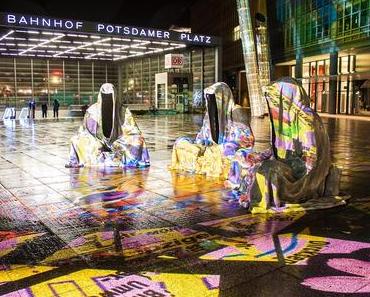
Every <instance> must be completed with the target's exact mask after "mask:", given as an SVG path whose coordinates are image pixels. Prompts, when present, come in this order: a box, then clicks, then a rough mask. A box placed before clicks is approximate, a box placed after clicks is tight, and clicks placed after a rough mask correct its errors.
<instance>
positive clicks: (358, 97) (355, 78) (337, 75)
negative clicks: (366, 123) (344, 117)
mask: <svg viewBox="0 0 370 297" xmlns="http://www.w3.org/2000/svg"><path fill="white" fill-rule="evenodd" d="M271 12H274V13H271V14H270V15H269V27H270V36H271V48H272V55H273V63H274V65H275V71H276V73H279V74H286V75H291V76H293V77H296V78H297V79H298V80H300V81H301V82H302V85H303V87H304V88H305V89H306V91H307V93H308V94H309V96H310V98H311V106H312V107H313V108H314V109H315V110H317V111H319V112H329V113H332V114H335V113H339V114H358V113H361V112H362V111H364V109H366V108H367V106H369V107H370V104H369V98H368V90H367V87H366V86H367V85H368V84H367V83H366V81H367V80H368V79H370V23H369V22H370V1H369V0H296V1H286V0H277V1H271Z"/></svg>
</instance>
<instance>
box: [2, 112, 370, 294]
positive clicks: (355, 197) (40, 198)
mask: <svg viewBox="0 0 370 297" xmlns="http://www.w3.org/2000/svg"><path fill="white" fill-rule="evenodd" d="M201 120H202V118H201V117H200V116H188V115H184V116H182V115H181V116H180V115H178V116H167V117H166V116H161V117H150V116H147V117H138V124H139V126H140V128H141V130H142V131H143V132H144V135H145V138H146V141H147V144H148V147H149V149H150V153H151V164H152V165H151V166H150V168H147V169H141V170H139V169H130V170H124V171H122V170H119V169H106V170H104V169H96V168H95V169H89V168H81V169H66V168H65V167H64V165H65V163H66V162H67V158H68V149H69V139H70V137H71V136H72V134H73V133H75V132H76V130H77V128H78V125H79V123H80V120H78V119H76V120H74V121H71V120H69V121H65V120H60V121H50V120H49V121H37V122H36V123H28V122H24V123H21V124H20V123H19V122H18V121H17V122H16V123H15V122H12V121H9V122H5V123H4V124H0V138H1V142H0V295H1V296H14V297H15V296H17V297H18V296H22V297H23V296H24V297H25V296H41V297H48V296H63V297H65V296H89V297H93V296H95V297H97V296H131V297H145V296H152V297H164V296H166V297H167V296H189V297H197V296H199V297H203V296H206V297H207V296H223V297H225V296H227V297H229V296H276V295H278V296H342V295H346V294H350V296H369V294H370V262H369V260H370V219H369V215H370V199H369V197H370V174H369V172H370V154H369V151H370V138H369V137H368V133H369V132H368V131H369V128H370V123H368V122H365V121H355V120H346V119H327V118H326V119H324V122H325V124H326V126H327V129H328V131H329V134H330V138H331V146H332V153H333V159H334V161H335V162H337V163H338V164H339V165H341V166H342V167H343V177H342V190H343V191H345V192H347V193H349V194H351V196H352V199H351V200H350V201H349V202H348V205H346V206H342V207H337V208H333V209H330V210H325V211H324V210H321V211H313V212H307V213H304V212H296V213H290V214H275V215H271V214H269V215H268V214H266V215H251V214H248V213H247V212H246V211H245V210H244V209H240V208H239V206H238V204H237V202H236V201H235V200H234V199H233V197H232V196H231V195H230V194H229V193H228V192H227V191H225V190H224V189H223V186H222V185H223V182H222V181H220V180H215V179H206V178H204V177H202V176H192V175H186V174H176V173H174V172H171V171H169V170H168V169H167V168H168V164H169V161H170V156H171V149H172V145H173V142H174V140H175V139H176V138H177V137H178V136H182V135H189V136H194V135H195V133H196V131H197V130H198V127H199V125H200V124H201ZM252 128H253V131H254V133H255V136H256V138H257V144H256V147H257V148H258V149H260V150H262V149H264V148H266V147H268V145H269V128H268V120H267V119H265V120H262V119H256V120H254V121H253V122H252Z"/></svg>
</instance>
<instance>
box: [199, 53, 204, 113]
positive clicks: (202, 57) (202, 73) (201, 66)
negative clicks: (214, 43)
mask: <svg viewBox="0 0 370 297" xmlns="http://www.w3.org/2000/svg"><path fill="white" fill-rule="evenodd" d="M200 71H201V72H200V73H201V75H200V89H201V90H202V101H201V103H202V106H204V104H203V103H204V48H203V47H202V50H201V52H200Z"/></svg>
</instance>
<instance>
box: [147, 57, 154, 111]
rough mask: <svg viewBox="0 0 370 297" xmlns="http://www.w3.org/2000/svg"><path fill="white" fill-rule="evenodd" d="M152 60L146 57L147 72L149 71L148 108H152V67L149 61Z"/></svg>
mask: <svg viewBox="0 0 370 297" xmlns="http://www.w3.org/2000/svg"><path fill="white" fill-rule="evenodd" d="M151 60H152V59H151V58H150V57H148V67H149V69H148V71H149V81H148V85H149V106H150V107H151V106H152V101H153V100H152V67H151V63H150V61H151Z"/></svg>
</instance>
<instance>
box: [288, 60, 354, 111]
mask: <svg viewBox="0 0 370 297" xmlns="http://www.w3.org/2000/svg"><path fill="white" fill-rule="evenodd" d="M294 68H295V66H292V70H291V73H292V76H293V77H294ZM354 72H356V56H354V55H347V56H342V57H339V58H338V78H337V80H338V82H337V84H338V86H337V90H338V93H337V109H338V113H342V114H352V113H355V110H356V108H357V107H356V104H357V102H356V100H355V98H354V82H355V80H354V79H353V78H352V76H351V75H350V74H351V73H354ZM329 79H330V74H329V59H324V60H317V61H312V62H307V63H303V78H302V85H303V87H304V88H305V90H306V92H307V94H308V95H309V96H310V99H311V107H312V108H313V109H315V110H316V111H319V112H328V109H329V107H328V104H329V101H328V99H329V98H328V95H329Z"/></svg>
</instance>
